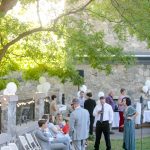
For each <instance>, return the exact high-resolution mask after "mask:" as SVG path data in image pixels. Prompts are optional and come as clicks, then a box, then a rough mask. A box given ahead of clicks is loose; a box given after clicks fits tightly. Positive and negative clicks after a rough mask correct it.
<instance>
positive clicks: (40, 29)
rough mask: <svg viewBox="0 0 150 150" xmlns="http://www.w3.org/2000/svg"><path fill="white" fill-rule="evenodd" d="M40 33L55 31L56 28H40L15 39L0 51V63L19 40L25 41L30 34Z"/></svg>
mask: <svg viewBox="0 0 150 150" xmlns="http://www.w3.org/2000/svg"><path fill="white" fill-rule="evenodd" d="M40 31H54V28H42V27H38V28H35V29H32V30H29V31H26V32H23V33H21V34H19V36H18V37H17V38H15V39H14V40H12V41H10V42H9V43H7V44H6V45H4V46H3V48H2V49H0V61H1V60H2V58H3V57H4V55H5V54H6V51H7V49H8V48H9V47H10V46H12V45H13V44H15V43H16V42H18V41H19V40H21V39H23V38H24V37H26V36H29V35H30V34H33V33H36V32H40Z"/></svg>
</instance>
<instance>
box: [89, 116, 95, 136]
mask: <svg viewBox="0 0 150 150" xmlns="http://www.w3.org/2000/svg"><path fill="white" fill-rule="evenodd" d="M93 124H94V116H92V115H90V130H89V134H90V135H93Z"/></svg>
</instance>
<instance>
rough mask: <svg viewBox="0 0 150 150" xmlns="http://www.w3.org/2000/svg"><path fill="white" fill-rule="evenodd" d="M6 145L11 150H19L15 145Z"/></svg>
mask: <svg viewBox="0 0 150 150" xmlns="http://www.w3.org/2000/svg"><path fill="white" fill-rule="evenodd" d="M8 145H9V147H10V148H11V150H19V149H18V147H17V145H16V143H9V144H8Z"/></svg>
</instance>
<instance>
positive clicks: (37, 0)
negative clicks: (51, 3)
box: [36, 0, 42, 27]
mask: <svg viewBox="0 0 150 150" xmlns="http://www.w3.org/2000/svg"><path fill="white" fill-rule="evenodd" d="M36 2H37V6H36V8H37V16H38V19H39V23H40V26H41V27H42V21H41V18H40V11H39V0H36Z"/></svg>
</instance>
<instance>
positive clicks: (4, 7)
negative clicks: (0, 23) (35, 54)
mask: <svg viewBox="0 0 150 150" xmlns="http://www.w3.org/2000/svg"><path fill="white" fill-rule="evenodd" d="M17 2H18V0H2V2H1V5H0V14H1V15H0V17H3V16H5V15H6V13H7V12H8V11H9V10H10V9H12V8H13V7H14V6H15V5H16V4H17Z"/></svg>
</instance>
